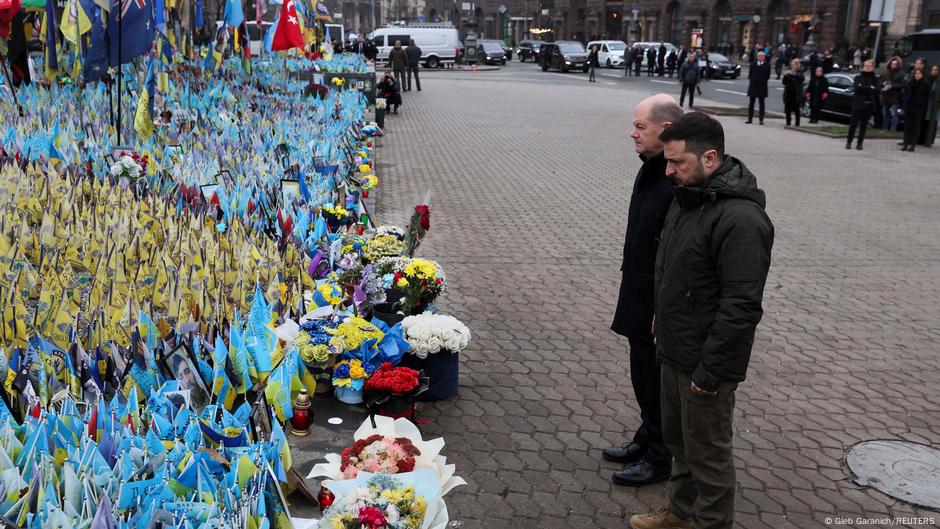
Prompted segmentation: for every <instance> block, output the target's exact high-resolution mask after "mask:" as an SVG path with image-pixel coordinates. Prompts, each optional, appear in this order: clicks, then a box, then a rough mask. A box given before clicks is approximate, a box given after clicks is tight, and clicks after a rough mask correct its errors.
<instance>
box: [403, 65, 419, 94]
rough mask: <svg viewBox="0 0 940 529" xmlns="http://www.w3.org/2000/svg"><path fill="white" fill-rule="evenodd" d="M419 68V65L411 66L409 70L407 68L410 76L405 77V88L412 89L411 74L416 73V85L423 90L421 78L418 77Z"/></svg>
mask: <svg viewBox="0 0 940 529" xmlns="http://www.w3.org/2000/svg"><path fill="white" fill-rule="evenodd" d="M418 68H419V66H409V67H408V70H406V71H407V73H408V76H407V77H406V78H405V79H406V81H407V84H405V90H411V74H414V76H415V86H416V87H417V88H418V90H421V79H419V78H418Z"/></svg>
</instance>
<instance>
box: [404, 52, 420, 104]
mask: <svg viewBox="0 0 940 529" xmlns="http://www.w3.org/2000/svg"><path fill="white" fill-rule="evenodd" d="M405 55H406V56H407V57H408V75H407V77H406V83H405V92H410V91H411V75H412V74H414V76H415V85H416V86H417V88H418V91H419V92H420V91H421V79H418V67H419V66H420V63H421V48H419V47H418V45H417V44H415V39H411V40H409V41H408V47H407V48H405Z"/></svg>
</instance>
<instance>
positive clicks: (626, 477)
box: [613, 459, 672, 487]
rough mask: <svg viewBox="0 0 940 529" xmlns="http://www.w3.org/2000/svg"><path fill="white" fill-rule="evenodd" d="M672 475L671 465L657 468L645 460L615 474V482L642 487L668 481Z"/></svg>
mask: <svg viewBox="0 0 940 529" xmlns="http://www.w3.org/2000/svg"><path fill="white" fill-rule="evenodd" d="M671 473H672V467H671V466H670V465H666V466H662V467H657V466H653V465H651V464H650V463H649V462H647V461H646V460H645V459H644V460H642V461H639V462H637V463H634V464H632V465H628V466H626V467H624V468H623V470H619V471H617V472H614V477H613V481H614V483H616V484H617V485H628V486H631V487H642V486H643V485H651V484H653V483H659V482H660V481H666V480H667V479H669V475H670V474H671Z"/></svg>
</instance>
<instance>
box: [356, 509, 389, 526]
mask: <svg viewBox="0 0 940 529" xmlns="http://www.w3.org/2000/svg"><path fill="white" fill-rule="evenodd" d="M359 523H361V524H362V525H364V526H366V527H369V528H370V529H379V528H381V527H385V525H386V524H388V520H386V519H385V514H384V513H383V512H382V510H381V509H378V508H376V507H369V506H366V507H363V508H361V509H359Z"/></svg>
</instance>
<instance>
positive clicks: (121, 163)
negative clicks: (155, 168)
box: [111, 152, 148, 182]
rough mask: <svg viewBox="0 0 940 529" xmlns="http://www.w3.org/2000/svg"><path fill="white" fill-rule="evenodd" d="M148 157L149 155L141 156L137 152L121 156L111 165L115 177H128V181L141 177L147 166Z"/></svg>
mask: <svg viewBox="0 0 940 529" xmlns="http://www.w3.org/2000/svg"><path fill="white" fill-rule="evenodd" d="M147 162H148V157H147V155H146V154H145V155H143V156H142V157H141V156H139V155H138V154H137V153H136V152H135V153H133V154H132V155H131V156H128V155H124V156H121V158H120V159H118V161H116V162H114V165H112V166H111V174H112V175H114V177H115V178H117V179H118V180H120V179H121V178H127V180H128V181H130V182H133V181H135V180H137V179H138V178H140V175H141V174H143V173H144V170H145V169H146V167H147Z"/></svg>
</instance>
